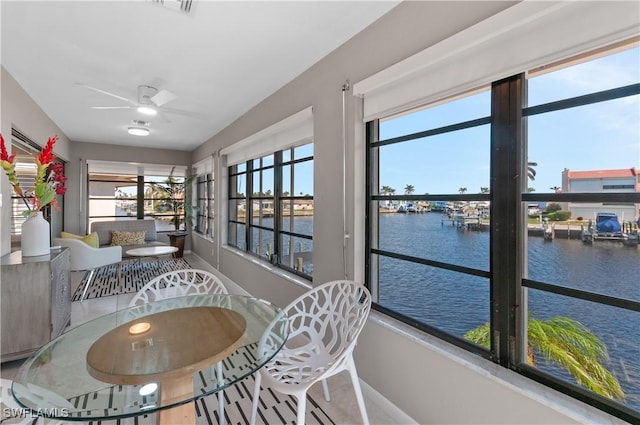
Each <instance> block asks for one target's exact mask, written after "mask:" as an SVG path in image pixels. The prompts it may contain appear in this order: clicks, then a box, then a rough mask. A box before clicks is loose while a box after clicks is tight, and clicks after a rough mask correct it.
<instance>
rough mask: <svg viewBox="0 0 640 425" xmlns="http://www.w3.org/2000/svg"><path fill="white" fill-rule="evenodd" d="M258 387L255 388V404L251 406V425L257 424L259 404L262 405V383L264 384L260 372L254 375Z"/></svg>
mask: <svg viewBox="0 0 640 425" xmlns="http://www.w3.org/2000/svg"><path fill="white" fill-rule="evenodd" d="M253 376H254V378H255V381H256V385H255V386H254V387H253V403H252V404H251V421H250V422H249V424H250V425H255V424H256V416H258V403H260V383H261V382H262V375H260V371H258V372H256V373H254V374H253Z"/></svg>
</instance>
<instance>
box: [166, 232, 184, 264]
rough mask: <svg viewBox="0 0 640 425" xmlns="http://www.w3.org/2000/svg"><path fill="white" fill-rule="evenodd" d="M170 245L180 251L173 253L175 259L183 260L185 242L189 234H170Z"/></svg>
mask: <svg viewBox="0 0 640 425" xmlns="http://www.w3.org/2000/svg"><path fill="white" fill-rule="evenodd" d="M168 236H169V243H170V244H171V246H175V247H176V248H178V251H176V252H174V253H173V257H174V258H182V256H183V253H184V240H185V238H186V237H187V233H184V232H174V233H168Z"/></svg>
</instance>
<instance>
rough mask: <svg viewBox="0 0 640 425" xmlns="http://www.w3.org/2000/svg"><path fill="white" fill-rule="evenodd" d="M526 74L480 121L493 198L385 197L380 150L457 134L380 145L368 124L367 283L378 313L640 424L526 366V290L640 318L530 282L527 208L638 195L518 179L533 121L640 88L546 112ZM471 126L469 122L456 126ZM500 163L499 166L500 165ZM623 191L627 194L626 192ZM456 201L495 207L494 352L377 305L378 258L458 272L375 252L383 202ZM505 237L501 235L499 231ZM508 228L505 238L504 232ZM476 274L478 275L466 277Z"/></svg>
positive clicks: (639, 89)
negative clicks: (567, 189) (531, 93)
mask: <svg viewBox="0 0 640 425" xmlns="http://www.w3.org/2000/svg"><path fill="white" fill-rule="evenodd" d="M526 84H527V80H526V74H525V73H524V72H523V73H520V74H515V75H513V76H510V77H507V78H504V79H500V80H497V81H494V82H492V83H491V86H492V92H491V99H492V101H491V104H492V107H491V115H490V116H489V117H485V118H481V119H480V120H481V121H482V122H486V121H487V120H488V121H489V122H490V123H491V148H490V149H491V159H490V162H491V164H490V167H491V169H490V176H491V183H490V193H489V194H486V195H485V194H469V195H467V194H465V195H398V196H393V197H392V198H390V197H389V196H381V195H379V193H378V191H379V187H380V182H379V171H378V169H377V163H378V156H377V151H376V148H377V147H379V146H383V145H385V144H390V143H398V142H403V141H407V140H412V139H414V138H417V137H418V136H420V137H425V136H429V135H435V134H439V133H440V132H443V131H449V130H451V129H447V128H444V127H443V128H439V129H432V130H427V131H423V132H418V133H413V134H407V135H403V136H400V137H395V138H392V139H387V140H380V139H379V123H380V119H381V118H382V117H378V118H374V119H372V120H370V121H367V122H366V123H365V140H366V149H365V152H366V153H365V156H366V177H365V180H366V189H365V190H366V198H365V199H366V207H365V229H366V230H365V282H366V285H367V286H368V288H369V289H370V290H371V292H372V294H373V295H374V302H373V308H374V309H375V310H378V311H380V312H382V313H384V314H387V315H389V316H391V317H394V318H396V319H398V320H400V321H402V322H404V323H407V324H409V325H411V326H413V327H415V328H417V329H419V330H421V331H424V332H427V333H430V334H432V335H434V336H436V337H438V338H441V339H443V340H445V341H447V342H450V343H453V344H454V345H456V346H459V347H461V348H463V349H466V350H468V351H471V352H473V353H476V354H479V355H481V356H483V357H485V358H488V359H490V360H491V361H493V362H495V363H497V364H499V365H501V366H503V367H506V368H509V369H512V370H515V371H516V372H518V373H520V374H522V375H524V376H526V377H528V378H531V379H533V380H535V381H538V382H540V383H542V384H544V385H546V386H549V387H551V388H554V389H556V390H559V391H561V392H563V393H565V394H567V395H570V396H571V397H574V398H576V399H578V400H581V401H583V402H586V403H588V404H590V405H593V406H595V407H597V408H599V409H601V410H603V411H605V412H607V413H610V414H612V415H615V416H618V417H620V418H622V419H624V420H627V421H631V422H633V421H634V420H638V418H639V417H640V416H639V413H640V412H638V411H635V410H632V409H629V408H627V407H626V406H624V405H622V404H621V403H617V402H614V401H611V400H608V399H605V398H603V397H599V396H597V395H596V394H595V393H592V392H590V391H588V390H586V389H584V388H582V387H579V386H577V385H575V384H572V383H570V382H567V381H563V380H560V379H557V378H555V377H553V376H551V375H549V374H547V373H544V372H542V371H540V370H537V369H536V368H534V367H532V366H529V365H528V364H527V363H526V347H525V344H526V329H527V328H526V326H527V325H526V317H527V313H526V310H527V306H526V304H524V302H525V298H526V297H525V295H524V293H525V292H526V289H525V288H531V289H536V290H540V291H545V292H548V293H553V294H558V295H564V296H568V297H573V298H577V299H582V300H587V301H592V302H596V303H600V304H605V305H608V306H613V307H618V308H623V309H627V310H632V311H636V312H637V311H640V303H639V302H636V301H633V300H631V299H626V298H615V297H611V296H606V295H600V294H597V293H595V292H590V291H584V290H576V289H571V288H567V287H563V286H561V285H557V284H554V283H553V282H539V281H535V280H530V279H528V278H526V277H524V276H525V275H524V269H525V268H526V267H525V264H526V259H527V247H526V240H527V239H526V233H525V232H526V219H525V217H526V214H525V213H526V206H527V205H528V204H529V203H536V202H603V203H633V204H640V192H617V193H611V192H609V193H530V192H528V191H527V182H528V181H527V179H526V178H521V179H513V178H512V176H514V175H518V176H526V175H527V158H526V157H527V134H526V129H527V117H529V116H533V115H537V114H542V113H545V112H553V111H557V110H561V109H567V108H573V107H578V106H583V105H587V104H591V103H598V102H603V101H606V100H613V99H618V98H621V97H625V96H632V95H638V94H640V84H632V85H629V86H623V87H618V88H614V89H610V90H603V91H600V92H596V93H591V94H587V95H581V96H575V97H571V98H567V99H562V100H559V101H553V102H549V103H545V104H541V105H535V106H531V107H528V106H525V100H526V98H527V92H526V90H527V89H526ZM465 125H473V124H472V123H470V122H467V123H459V124H454V125H453V126H447V127H454V126H461V127H464V126H465ZM498 164H499V166H498ZM620 190H621V189H620ZM427 198H428V200H430V201H439V200H440V201H456V200H461V201H462V200H465V201H470V200H478V201H485V200H488V201H490V203H491V206H490V211H491V220H492V225H491V229H490V271H489V273H488V277H489V279H490V304H491V312H490V317H491V320H490V326H491V332H490V335H491V348H490V349H489V350H484V349H482V348H481V347H478V346H477V345H475V344H470V343H469V342H467V341H465V340H463V339H461V338H458V337H456V336H453V335H451V334H449V333H447V332H444V331H443V330H441V329H438V328H435V327H433V326H430V325H427V324H425V323H421V322H419V321H417V320H415V319H411V318H409V317H407V316H404V315H402V314H401V313H399V312H397V311H394V310H391V309H389V308H387V307H384V306H382V305H380V304H378V303H377V302H376V301H375V300H376V299H377V297H378V294H377V289H378V288H377V286H376V284H377V282H376V281H375V279H376V277H375V276H376V273H377V267H378V260H377V257H376V256H378V255H381V254H382V255H387V256H393V257H395V258H401V259H403V260H406V261H412V262H416V263H422V264H427V265H431V266H435V267H440V268H444V269H451V270H455V271H462V270H457V268H458V267H457V266H454V267H451V265H450V264H443V263H436V262H429V261H425V260H420V259H416V258H412V257H409V256H405V255H401V254H397V253H396V254H394V253H390V252H386V251H381V250H378V249H376V248H375V247H376V246H378V234H377V230H376V229H377V217H378V208H377V205H378V203H379V201H383V200H388V199H394V200H406V201H418V200H426V199H427ZM498 228H500V229H503V231H497V229H498ZM504 229H506V231H504ZM464 272H468V273H470V274H473V271H472V270H464Z"/></svg>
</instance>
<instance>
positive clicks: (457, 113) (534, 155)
mask: <svg viewBox="0 0 640 425" xmlns="http://www.w3.org/2000/svg"><path fill="white" fill-rule="evenodd" d="M639 81H640V48H638V47H635V48H633V49H629V50H625V51H622V52H619V53H616V54H613V55H610V56H606V57H602V58H599V59H596V60H592V61H590V62H586V63H583V64H579V65H575V66H573V67H569V68H565V69H561V70H558V71H553V72H549V73H546V74H542V75H539V76H535V77H533V78H531V79H530V80H529V86H528V90H529V105H538V104H543V103H547V102H551V101H555V100H560V99H565V98H569V97H574V96H579V95H583V94H588V93H593V92H597V91H601V90H606V89H611V88H614V87H620V86H625V85H629V84H634V83H638V82H639ZM489 114H490V95H489V92H488V91H484V92H481V93H478V94H475V95H472V96H470V97H466V98H462V99H459V100H456V101H454V102H450V103H447V104H443V105H440V106H436V107H434V108H430V109H425V110H422V111H419V112H415V113H412V114H410V115H405V116H400V117H397V118H394V119H391V120H388V121H384V122H382V123H381V126H380V137H381V139H386V138H390V137H395V136H399V135H404V134H409V133H413V132H417V131H423V130H426V129H431V128H437V127H440V126H443V125H447V124H453V123H455V122H461V121H466V120H470V119H474V118H481V117H485V116H488V115H489ZM528 127H529V141H528V143H529V152H528V158H529V161H532V162H537V163H538V166H537V167H536V171H537V174H536V179H535V181H530V182H529V185H528V186H529V187H532V188H534V189H535V192H536V193H545V192H547V193H548V192H552V190H551V189H550V188H551V187H554V186H558V187H560V186H561V173H562V170H563V169H565V168H568V169H571V170H574V171H587V170H600V169H612V168H631V167H636V168H637V169H640V139H639V131H640V96H631V97H627V98H623V99H619V100H615V101H609V102H603V103H599V104H595V105H588V106H583V107H579V108H573V109H570V110H565V111H558V112H554V113H548V114H542V115H538V116H534V117H530V118H529V120H528ZM489 131H490V129H489V126H488V125H487V126H483V127H479V128H474V129H469V130H464V131H460V132H456V133H455V134H447V135H441V136H435V137H431V138H428V139H420V140H416V141H412V142H408V143H399V144H395V145H389V146H385V147H382V148H381V155H380V185H381V186H382V185H387V186H391V187H392V188H393V189H395V190H396V194H402V193H404V188H405V187H406V185H408V184H411V185H413V186H414V187H415V193H416V194H423V193H432V194H445V193H458V190H459V189H460V188H461V187H466V188H467V192H466V193H479V192H480V188H481V187H488V186H489Z"/></svg>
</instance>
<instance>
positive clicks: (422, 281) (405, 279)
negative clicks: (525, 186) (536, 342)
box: [254, 213, 640, 410]
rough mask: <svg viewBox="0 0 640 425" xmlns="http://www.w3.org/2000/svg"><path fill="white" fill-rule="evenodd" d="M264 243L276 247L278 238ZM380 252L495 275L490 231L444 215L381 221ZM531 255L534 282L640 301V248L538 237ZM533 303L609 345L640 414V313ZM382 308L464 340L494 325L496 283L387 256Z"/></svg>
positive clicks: (307, 222)
mask: <svg viewBox="0 0 640 425" xmlns="http://www.w3.org/2000/svg"><path fill="white" fill-rule="evenodd" d="M265 224H268V225H271V224H272V221H268V220H265ZM293 227H294V229H295V231H296V232H301V233H306V234H312V231H313V217H296V218H295V220H294V226H293ZM263 236H266V237H265V238H264V240H269V236H271V235H263ZM254 239H255V238H254ZM264 240H263V242H264ZM254 242H257V239H256V240H254ZM306 243H308V242H307V241H305V244H306ZM309 245H310V244H309ZM304 249H305V250H306V249H312V248H311V246H308V247H307V246H306V245H305V247H304ZM380 249H383V250H388V251H392V252H400V253H403V254H406V255H412V256H415V257H421V258H426V259H429V260H435V261H442V262H448V263H454V264H457V265H460V266H464V267H470V268H475V269H480V270H484V271H489V232H476V231H461V230H458V229H457V228H456V227H453V226H452V225H451V224H450V223H448V222H444V223H443V222H442V216H441V214H439V213H428V214H382V215H381V216H380ZM527 255H528V262H527V266H528V274H529V278H530V279H533V280H537V281H541V282H547V283H552V284H557V285H562V286H566V287H570V288H577V289H583V290H588V291H594V292H597V293H601V294H605V295H610V296H615V297H621V298H630V299H632V300H636V301H638V300H640V282H639V278H640V248H629V247H624V246H622V245H621V244H617V243H609V242H601V243H594V244H593V245H585V244H583V243H582V242H581V241H579V240H562V239H557V238H556V239H555V240H554V241H553V242H545V241H544V239H543V238H542V237H534V236H532V237H530V238H529V240H528V250H527ZM528 296H529V303H528V305H529V311H530V313H531V315H533V316H534V317H536V318H538V319H545V318H550V317H553V316H567V317H571V318H573V319H575V320H577V321H579V322H580V323H582V324H583V325H585V326H586V327H587V328H588V329H589V330H590V331H591V332H593V333H594V334H595V335H596V336H598V338H600V339H601V340H602V341H603V342H604V343H605V344H606V346H607V348H608V350H609V356H610V362H609V363H608V364H607V365H606V366H607V367H608V368H609V370H611V371H612V372H614V373H615V375H616V377H617V378H618V380H619V381H620V384H621V385H622V387H623V390H624V392H625V395H626V404H627V405H628V406H630V407H632V408H634V409H636V410H640V314H638V313H635V312H631V311H627V310H623V309H619V308H613V307H607V306H602V305H598V304H595V303H591V302H587V301H581V300H576V299H572V298H568V297H563V296H560V295H554V294H548V293H544V292H541V291H537V290H529V291H528ZM378 302H379V303H380V304H381V305H384V306H386V307H389V308H392V309H394V310H396V311H399V312H401V313H403V314H405V315H407V316H409V317H411V318H414V319H416V320H419V321H421V322H424V323H427V324H430V325H434V326H437V327H438V328H440V329H443V330H445V331H447V332H449V333H451V334H453V335H456V336H459V337H463V336H464V334H465V333H466V332H467V331H469V330H470V329H473V328H475V327H477V326H480V325H482V324H483V323H485V322H487V321H489V311H490V307H489V279H488V278H483V277H476V276H471V275H467V274H461V273H457V272H451V271H446V270H442V269H438V268H435V267H428V266H422V265H419V264H414V263H409V262H406V261H401V260H395V259H389V258H384V257H383V258H380V299H379V300H378ZM536 360H537V361H538V363H537V366H538V367H540V368H541V369H543V370H545V371H547V372H549V373H552V374H554V375H556V376H559V377H562V378H563V379H565V380H567V381H570V382H574V379H573V377H572V376H570V375H568V374H567V373H566V372H564V371H561V370H558V369H557V368H555V367H554V366H552V365H546V364H544V362H543V361H541V359H536Z"/></svg>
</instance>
